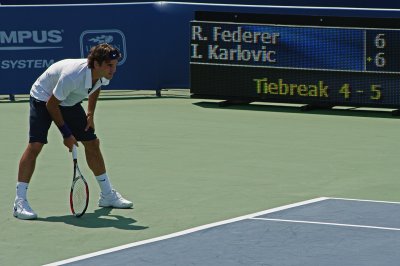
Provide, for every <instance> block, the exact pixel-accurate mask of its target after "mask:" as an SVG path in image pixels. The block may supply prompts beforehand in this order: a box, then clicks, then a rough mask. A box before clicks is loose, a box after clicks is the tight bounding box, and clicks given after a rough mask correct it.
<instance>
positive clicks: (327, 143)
mask: <svg viewBox="0 0 400 266" xmlns="http://www.w3.org/2000/svg"><path fill="white" fill-rule="evenodd" d="M162 94H163V97H161V98H158V97H155V95H154V93H152V92H143V91H113V92H108V91H105V92H104V93H103V94H102V96H101V98H100V101H99V103H98V107H97V110H96V117H95V122H96V132H97V135H98V137H99V138H100V140H101V145H102V149H103V152H104V157H105V160H106V165H107V168H108V169H107V171H108V173H109V174H110V178H111V179H112V183H113V185H114V186H115V188H116V189H117V190H118V191H119V192H121V194H122V195H124V196H126V197H127V198H129V199H132V200H133V201H134V204H135V207H134V209H131V210H115V209H107V208H99V207H97V200H98V194H99V189H98V185H97V183H96V181H95V180H94V178H93V176H91V173H90V171H89V169H88V167H87V166H86V163H85V161H84V159H83V158H84V156H83V151H82V150H79V153H80V156H79V158H80V166H81V170H82V171H83V173H84V174H85V175H86V178H87V180H88V182H89V186H90V190H91V195H90V203H89V208H88V211H87V213H86V214H85V215H84V216H83V217H82V218H80V219H77V218H75V217H73V216H72V215H71V214H70V210H69V202H68V197H69V189H70V183H71V176H72V172H71V171H72V166H71V163H72V162H71V156H70V154H69V153H68V152H67V150H66V148H65V147H64V146H63V144H62V141H61V136H60V134H59V132H58V130H57V129H55V127H52V129H51V130H50V135H49V144H48V145H46V146H45V148H44V150H43V152H42V153H41V155H40V157H39V159H38V163H37V168H36V171H35V174H34V176H33V179H32V182H31V185H30V188H29V192H28V199H29V202H30V204H31V206H32V208H33V209H34V210H35V211H36V212H37V213H38V216H39V219H38V220H35V221H22V220H18V219H15V218H14V217H13V216H12V203H13V200H14V196H15V183H16V175H17V167H18V161H19V159H20V156H21V153H22V152H23V150H24V148H25V146H26V143H27V131H28V111H29V104H28V102H27V97H26V96H25V97H23V96H18V97H17V100H16V102H13V103H10V102H9V101H8V100H1V102H0V121H1V130H0V137H1V139H2V141H1V144H2V145H1V146H2V156H1V160H0V175H1V177H2V178H1V181H0V192H1V193H0V201H1V203H2V204H1V206H0V211H1V214H2V216H1V220H0V223H1V225H2V226H1V229H0V230H1V232H0V237H1V242H0V250H1V251H0V265H42V264H46V263H51V262H54V261H60V260H63V259H67V258H71V257H75V256H79V255H83V254H87V253H91V252H95V251H98V250H103V249H107V248H112V247H115V246H119V245H124V244H127V243H132V242H137V241H142V240H146V239H150V238H154V237H158V236H162V235H166V234H170V233H173V232H178V231H182V230H185V229H188V228H193V227H196V226H200V225H204V224H209V223H213V222H217V221H221V220H226V219H230V218H233V217H238V216H242V215H246V214H249V213H254V212H257V211H261V210H266V209H270V208H274V207H277V206H282V205H286V204H290V203H293V202H300V201H303V200H307V199H311V198H316V197H321V196H325V197H343V198H357V199H368V200H382V201H393V202H399V201H400V193H399V187H400V180H399V176H400V166H399V164H398V153H399V150H400V144H399V142H398V141H397V136H398V135H399V133H400V130H399V120H398V117H394V116H391V114H390V113H388V112H378V111H345V110H313V111H309V112H301V111H300V109H299V108H296V107H292V106H276V105H267V104H261V103H260V104H251V105H237V106H231V107H224V108H221V107H219V105H218V103H217V102H216V101H207V100H199V99H190V98H189V92H188V91H187V90H174V89H171V90H168V91H163V93H162Z"/></svg>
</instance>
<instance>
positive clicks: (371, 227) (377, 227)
mask: <svg viewBox="0 0 400 266" xmlns="http://www.w3.org/2000/svg"><path fill="white" fill-rule="evenodd" d="M249 219H251V220H263V221H275V222H287V223H301V224H321V225H334V226H343V227H356V228H369V229H379V230H389V231H400V228H393V227H380V226H369V225H359V224H338V223H323V222H312V221H301V220H286V219H270V218H249Z"/></svg>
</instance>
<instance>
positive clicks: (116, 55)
mask: <svg viewBox="0 0 400 266" xmlns="http://www.w3.org/2000/svg"><path fill="white" fill-rule="evenodd" d="M120 56H121V53H120V52H119V50H118V49H117V48H115V49H114V50H111V51H110V52H109V53H108V59H110V60H113V59H118V58H119V57H120Z"/></svg>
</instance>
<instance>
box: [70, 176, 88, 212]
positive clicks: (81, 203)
mask: <svg viewBox="0 0 400 266" xmlns="http://www.w3.org/2000/svg"><path fill="white" fill-rule="evenodd" d="M87 196H88V195H87V189H86V183H85V182H84V181H83V179H82V178H81V177H79V178H78V179H76V181H75V183H74V186H73V189H72V208H73V210H74V212H75V214H81V213H83V212H84V211H85V209H86V203H87Z"/></svg>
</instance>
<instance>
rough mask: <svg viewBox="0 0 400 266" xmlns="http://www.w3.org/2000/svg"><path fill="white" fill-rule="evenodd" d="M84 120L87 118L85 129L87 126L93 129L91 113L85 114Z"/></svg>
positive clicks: (86, 129)
mask: <svg viewBox="0 0 400 266" xmlns="http://www.w3.org/2000/svg"><path fill="white" fill-rule="evenodd" d="M86 120H87V123H86V128H85V131H88V129H89V128H93V129H94V119H93V115H92V114H87V116H86Z"/></svg>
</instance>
